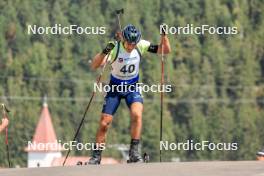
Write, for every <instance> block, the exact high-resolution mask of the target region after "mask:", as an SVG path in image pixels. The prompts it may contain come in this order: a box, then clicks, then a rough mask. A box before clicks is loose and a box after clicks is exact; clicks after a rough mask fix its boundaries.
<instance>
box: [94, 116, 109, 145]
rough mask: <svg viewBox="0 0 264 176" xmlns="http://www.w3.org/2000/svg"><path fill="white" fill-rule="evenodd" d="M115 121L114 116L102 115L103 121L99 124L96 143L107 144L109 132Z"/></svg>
mask: <svg viewBox="0 0 264 176" xmlns="http://www.w3.org/2000/svg"><path fill="white" fill-rule="evenodd" d="M112 120H113V116H112V115H110V114H106V113H102V115H101V119H100V122H99V128H98V130H97V134H96V143H97V144H101V143H105V138H106V134H107V130H108V128H109V126H110V124H111V122H112Z"/></svg>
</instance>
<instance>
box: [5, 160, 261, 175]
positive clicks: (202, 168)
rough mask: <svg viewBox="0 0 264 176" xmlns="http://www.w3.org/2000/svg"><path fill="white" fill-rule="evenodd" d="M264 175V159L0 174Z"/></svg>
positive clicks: (102, 166) (77, 168) (121, 165)
mask: <svg viewBox="0 0 264 176" xmlns="http://www.w3.org/2000/svg"><path fill="white" fill-rule="evenodd" d="M121 175H122V176H143V175H144V176H146V175H148V176H156V175H158V176H167V175H173V176H264V162H263V161H211V162H176V163H147V164H114V165H101V166H67V167H50V168H30V169H29V168H19V169H1V170H0V176H121Z"/></svg>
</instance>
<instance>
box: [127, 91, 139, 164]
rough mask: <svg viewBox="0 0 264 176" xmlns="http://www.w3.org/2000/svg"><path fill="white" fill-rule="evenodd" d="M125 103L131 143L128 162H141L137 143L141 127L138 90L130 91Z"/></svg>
mask: <svg viewBox="0 0 264 176" xmlns="http://www.w3.org/2000/svg"><path fill="white" fill-rule="evenodd" d="M126 103H127V105H128V107H129V109H130V116H131V128H130V134H131V143H130V149H129V162H143V159H142V157H141V155H140V152H139V143H140V137H141V128H142V112H143V99H142V97H141V95H140V93H139V92H130V93H129V94H128V95H127V97H126Z"/></svg>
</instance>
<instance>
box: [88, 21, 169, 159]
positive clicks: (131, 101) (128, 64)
mask: <svg viewBox="0 0 264 176" xmlns="http://www.w3.org/2000/svg"><path fill="white" fill-rule="evenodd" d="M121 36H122V37H121V40H120V41H114V42H109V43H108V44H107V46H106V48H105V49H104V50H103V51H102V52H101V53H98V54H97V55H96V56H95V57H94V58H93V61H92V63H91V67H92V69H97V68H99V67H100V66H102V65H104V64H105V63H106V62H110V64H111V67H112V70H111V75H110V83H109V85H110V86H112V85H124V86H131V85H135V84H136V83H137V82H138V80H139V65H140V60H141V56H142V55H144V54H145V53H146V52H150V53H157V54H161V53H163V54H168V53H170V51H171V47H170V43H169V39H168V37H167V35H166V34H165V33H163V34H161V42H160V44H159V45H154V44H152V43H150V42H149V41H146V40H142V39H141V32H140V31H139V30H138V29H137V28H136V27H135V26H133V25H131V24H129V25H127V26H126V27H124V29H123V30H122V35H121ZM108 54H109V57H107V55H108ZM107 59H108V60H107ZM133 87H136V86H133ZM131 89H132V90H131ZM131 89H129V91H124V92H120V91H117V90H116V89H114V88H113V89H111V91H109V92H107V94H106V96H105V99H104V104H103V109H102V114H101V119H100V122H99V128H98V131H97V134H96V144H97V146H101V145H100V144H105V140H106V133H107V130H108V128H109V125H110V124H111V122H112V120H113V115H114V114H115V112H116V110H117V108H118V106H119V104H120V101H121V99H125V101H126V104H127V106H128V108H129V110H130V116H131V128H130V135H131V143H130V149H129V162H143V159H142V157H141V155H140V153H139V143H140V137H141V128H142V112H143V99H142V96H141V94H140V92H139V91H138V90H137V89H133V88H132V87H131ZM127 90H128V89H127ZM101 154H102V148H101V147H96V148H95V149H93V151H92V156H91V158H90V160H89V161H88V164H100V162H101Z"/></svg>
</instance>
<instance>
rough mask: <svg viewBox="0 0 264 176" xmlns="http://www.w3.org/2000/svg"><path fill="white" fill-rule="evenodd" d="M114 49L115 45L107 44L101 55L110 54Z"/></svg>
mask: <svg viewBox="0 0 264 176" xmlns="http://www.w3.org/2000/svg"><path fill="white" fill-rule="evenodd" d="M114 47H115V45H114V44H113V43H108V44H107V45H106V47H105V49H103V51H102V53H103V54H105V55H107V54H108V53H110V51H111V50H112V49H113V48H114Z"/></svg>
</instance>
